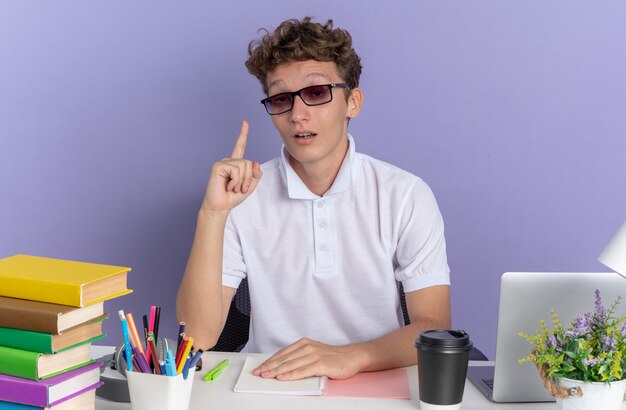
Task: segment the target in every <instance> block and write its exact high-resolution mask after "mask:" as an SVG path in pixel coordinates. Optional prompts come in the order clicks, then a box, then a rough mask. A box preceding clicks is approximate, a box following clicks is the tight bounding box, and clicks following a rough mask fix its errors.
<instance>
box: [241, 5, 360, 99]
mask: <svg viewBox="0 0 626 410" xmlns="http://www.w3.org/2000/svg"><path fill="white" fill-rule="evenodd" d="M259 32H260V33H265V34H264V35H263V36H262V37H261V38H260V39H258V40H253V41H251V42H250V44H249V45H248V54H249V56H250V57H249V58H248V60H247V61H246V67H247V68H248V72H250V74H252V75H254V76H255V77H256V78H258V79H259V81H260V82H261V85H262V86H263V92H264V93H265V94H267V83H266V79H267V74H268V73H269V72H270V71H272V70H273V69H274V68H276V67H277V66H278V65H280V64H283V63H287V62H291V61H305V60H316V61H332V62H334V63H335V64H336V65H337V69H338V71H339V75H340V76H341V78H343V80H344V81H345V82H346V83H347V84H348V85H349V86H350V88H351V89H352V88H356V87H358V86H359V77H360V76H361V69H362V65H361V59H360V57H359V56H358V55H357V53H356V51H354V49H353V48H352V36H350V33H348V32H347V31H346V30H343V29H340V28H333V21H332V20H328V21H327V22H326V23H325V24H320V23H314V22H312V21H311V17H304V18H303V19H302V20H297V19H290V20H285V21H283V22H282V23H281V24H280V25H279V26H278V27H277V28H276V30H274V31H273V32H271V33H270V32H269V31H268V30H266V29H261V30H259Z"/></svg>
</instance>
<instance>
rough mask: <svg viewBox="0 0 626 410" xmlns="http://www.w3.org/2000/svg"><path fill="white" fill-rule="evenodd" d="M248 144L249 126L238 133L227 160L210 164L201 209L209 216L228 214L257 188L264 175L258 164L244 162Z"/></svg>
mask: <svg viewBox="0 0 626 410" xmlns="http://www.w3.org/2000/svg"><path fill="white" fill-rule="evenodd" d="M247 141H248V122H247V121H244V122H243V123H242V124H241V131H240V132H239V136H238V137H237V141H236V142H235V147H234V148H233V153H232V155H231V157H230V158H224V159H222V160H221V161H218V162H216V163H215V164H213V167H212V169H211V176H210V177H209V183H208V186H207V189H206V193H205V195H204V201H203V203H202V207H203V208H204V209H206V210H208V211H210V212H215V213H221V212H229V211H230V210H231V209H233V208H234V207H236V206H237V205H239V204H240V203H242V202H243V201H244V200H245V199H246V198H247V197H248V196H250V194H252V192H254V189H255V188H256V186H257V184H258V183H259V181H260V180H261V177H262V176H263V173H262V172H261V166H260V164H259V163H258V162H253V161H250V160H246V159H243V155H244V153H245V151H246V142H247Z"/></svg>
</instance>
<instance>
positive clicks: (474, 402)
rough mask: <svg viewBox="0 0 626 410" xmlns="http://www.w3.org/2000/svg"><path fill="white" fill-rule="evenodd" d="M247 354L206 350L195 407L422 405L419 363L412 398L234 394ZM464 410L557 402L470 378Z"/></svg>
mask: <svg viewBox="0 0 626 410" xmlns="http://www.w3.org/2000/svg"><path fill="white" fill-rule="evenodd" d="M93 349H94V356H93V357H98V356H101V355H102V354H105V353H108V352H110V351H111V348H108V347H107V348H104V347H101V346H94V347H93ZM246 356H254V354H249V353H248V354H243V353H219V352H205V353H204V355H203V356H202V361H203V370H202V371H201V372H198V373H196V375H195V380H194V386H193V391H192V395H191V405H190V407H189V408H190V409H191V410H196V409H197V410H200V409H202V410H206V409H207V408H214V409H235V410H237V409H242V410H243V409H246V410H247V409H256V410H265V409H267V410H270V409H271V410H274V409H276V408H289V409H291V408H294V409H298V410H319V409H320V408H322V409H329V410H333V409H341V410H343V409H359V410H369V409H381V408H384V409H386V410H393V409H412V410H416V409H418V408H419V400H418V397H419V396H418V391H417V390H418V389H417V366H411V367H408V368H407V369H408V374H409V383H410V389H411V400H382V399H355V398H345V397H327V396H321V397H320V396H313V397H308V396H296V397H294V396H274V395H259V394H243V393H234V392H233V387H234V386H235V383H236V382H237V378H238V377H239V373H240V372H241V369H242V367H243V363H244V361H245V358H246ZM223 359H228V360H229V361H230V364H229V366H228V368H227V369H226V370H225V371H224V372H223V373H222V375H221V376H220V378H219V379H218V380H216V381H214V382H204V381H202V376H203V375H204V373H206V371H207V370H208V369H211V368H213V366H215V365H217V364H218V363H219V362H220V361H221V360H223ZM461 407H462V409H463V410H478V409H480V410H485V409H494V410H513V409H515V410H521V409H529V410H533V409H537V410H539V409H550V410H552V409H554V408H555V404H554V403H517V404H508V403H506V404H505V403H492V402H490V401H489V400H487V399H486V398H485V397H484V396H483V395H482V394H481V393H480V392H479V391H478V389H476V387H474V385H473V384H472V383H471V382H469V381H466V383H465V392H464V396H463V405H462V406H461ZM119 409H126V410H127V409H130V404H128V403H124V404H123V403H116V402H111V401H108V400H104V399H100V398H97V400H96V410H119ZM622 409H624V410H626V404H624V405H622Z"/></svg>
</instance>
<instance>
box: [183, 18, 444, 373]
mask: <svg viewBox="0 0 626 410" xmlns="http://www.w3.org/2000/svg"><path fill="white" fill-rule="evenodd" d="M249 54H250V57H249V59H248V61H247V62H246V66H247V67H248V70H249V71H250V72H251V73H252V74H254V75H255V76H256V77H257V78H258V79H259V80H260V82H261V84H262V86H263V90H264V91H265V93H266V95H268V96H269V97H268V98H265V99H264V100H263V101H262V102H263V104H264V105H265V108H266V110H267V112H268V114H270V116H271V119H272V122H273V124H274V126H275V127H276V129H277V130H278V133H279V134H280V136H281V138H282V141H283V144H284V145H283V148H282V150H281V156H280V157H279V158H276V159H274V160H272V161H269V162H267V163H265V164H263V166H260V165H259V163H258V162H253V161H250V160H247V159H244V153H245V146H246V140H247V137H248V124H247V122H245V121H244V123H243V125H242V127H241V132H240V134H239V137H238V138H237V141H236V143H235V146H234V149H233V152H232V155H231V157H230V158H225V159H223V160H222V161H219V162H216V163H215V164H213V167H212V170H211V176H210V178H209V183H208V186H207V189H206V194H205V197H204V201H203V203H202V206H201V208H200V211H199V214H198V223H197V228H196V234H195V238H194V242H193V246H192V250H191V253H190V256H189V261H188V263H187V267H186V269H185V274H184V277H183V280H182V283H181V286H180V289H179V293H178V300H177V312H178V316H179V319H180V320H184V321H185V322H186V323H187V329H188V333H189V334H191V335H193V336H194V337H195V338H196V344H197V345H198V346H202V347H210V346H213V345H214V344H215V343H216V341H217V339H218V337H219V335H220V333H221V331H222V329H223V326H224V322H225V320H226V317H227V314H228V309H229V307H230V303H231V300H232V298H233V296H234V294H235V291H236V288H237V287H238V286H239V283H240V281H241V280H242V278H244V277H247V278H248V286H249V290H250V299H251V306H252V308H251V324H250V339H249V341H248V344H247V345H246V347H245V349H244V350H245V351H256V352H267V353H274V355H273V356H272V357H270V358H269V359H268V360H267V361H266V362H265V363H264V364H262V365H261V366H260V367H259V368H258V369H255V374H257V375H260V376H262V377H275V378H278V379H281V380H293V379H300V378H304V377H308V376H312V375H327V376H329V377H332V378H347V377H350V376H352V375H354V374H356V373H357V372H360V371H370V370H382V369H388V368H393V367H400V366H406V365H410V364H414V363H415V362H416V351H415V347H414V341H415V339H416V337H417V336H418V335H419V333H420V332H421V331H422V330H425V329H432V328H448V327H449V326H450V302H449V270H448V265H447V260H446V252H445V240H444V235H443V221H442V218H441V214H440V212H439V209H438V207H437V203H436V201H435V199H434V197H433V195H432V192H431V191H430V189H429V188H428V186H427V185H426V184H425V183H424V182H423V181H422V180H421V179H419V178H418V177H416V176H414V175H411V174H409V173H408V172H405V171H402V170H400V169H398V168H396V167H393V166H392V165H389V164H386V163H383V162H381V161H378V160H375V159H373V158H371V157H369V156H367V155H363V154H359V153H357V152H356V151H355V142H354V139H352V137H351V136H350V135H349V134H348V123H349V121H350V119H351V118H354V117H356V116H357V115H358V114H359V111H360V109H361V105H362V103H363V93H362V92H361V90H360V89H359V88H358V85H359V84H358V82H359V76H360V73H361V63H360V59H359V57H358V55H357V54H356V53H355V51H354V49H353V48H352V40H351V37H350V35H349V34H348V33H347V32H346V31H344V30H341V29H335V28H333V25H332V21H328V22H327V23H326V24H323V25H322V24H318V23H314V22H312V21H311V19H310V18H304V19H302V20H301V21H298V20H288V21H285V22H283V23H282V24H281V25H280V26H279V27H278V28H277V29H276V30H275V31H274V32H272V33H269V32H267V33H266V34H265V35H264V36H263V37H262V38H261V39H260V40H259V41H257V42H252V43H251V44H250V46H249ZM382 137H384V136H382ZM397 281H400V282H402V284H403V286H404V290H405V295H406V302H407V308H408V312H409V317H410V319H411V324H410V325H407V326H403V325H404V323H403V319H402V312H401V308H400V303H399V295H398V290H397Z"/></svg>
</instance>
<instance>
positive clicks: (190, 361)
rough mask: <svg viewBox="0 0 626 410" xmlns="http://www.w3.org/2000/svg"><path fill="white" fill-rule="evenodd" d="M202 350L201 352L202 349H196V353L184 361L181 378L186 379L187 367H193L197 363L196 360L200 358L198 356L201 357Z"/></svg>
mask: <svg viewBox="0 0 626 410" xmlns="http://www.w3.org/2000/svg"><path fill="white" fill-rule="evenodd" d="M202 352H203V350H202V349H198V351H197V352H196V354H194V355H193V357H190V358H188V359H187V361H186V362H185V367H183V378H184V379H185V380H187V375H188V374H189V369H193V368H194V367H195V365H196V363H198V360H200V358H201V357H202Z"/></svg>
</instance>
